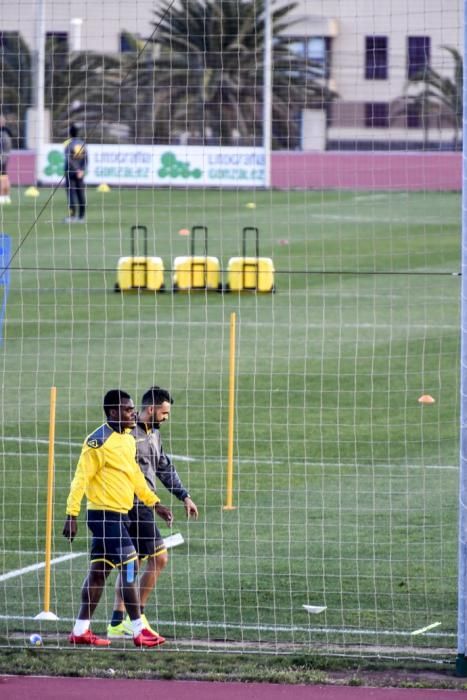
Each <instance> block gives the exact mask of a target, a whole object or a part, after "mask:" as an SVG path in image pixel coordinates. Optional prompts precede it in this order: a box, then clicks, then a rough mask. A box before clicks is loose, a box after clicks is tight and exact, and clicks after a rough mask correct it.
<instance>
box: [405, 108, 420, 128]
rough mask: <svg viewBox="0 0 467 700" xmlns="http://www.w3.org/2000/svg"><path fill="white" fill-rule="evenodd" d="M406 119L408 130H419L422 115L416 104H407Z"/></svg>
mask: <svg viewBox="0 0 467 700" xmlns="http://www.w3.org/2000/svg"><path fill="white" fill-rule="evenodd" d="M406 119H407V128H408V129H420V127H421V126H422V115H421V109H420V104H419V103H418V102H409V103H408V104H407V112H406Z"/></svg>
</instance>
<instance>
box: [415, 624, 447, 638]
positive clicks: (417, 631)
mask: <svg viewBox="0 0 467 700" xmlns="http://www.w3.org/2000/svg"><path fill="white" fill-rule="evenodd" d="M440 624H441V622H432V623H431V625H427V626H426V627H420V629H419V630H414V631H413V632H411V633H410V634H411V635H412V637H413V636H414V635H416V634H424V633H425V632H428V631H429V630H432V629H434V628H435V627H439V626H440Z"/></svg>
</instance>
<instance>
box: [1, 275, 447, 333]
mask: <svg viewBox="0 0 467 700" xmlns="http://www.w3.org/2000/svg"><path fill="white" fill-rule="evenodd" d="M368 274H371V273H368ZM294 294H295V291H294ZM319 296H320V297H322V296H329V297H335V296H338V293H337V292H329V293H325V294H321V293H320V294H319ZM375 296H378V297H381V298H382V299H385V300H387V299H388V294H378V295H374V294H371V295H370V294H361V295H360V296H359V298H368V299H374V298H375ZM389 296H390V297H391V298H392V299H394V300H397V299H401V298H404V299H405V298H406V297H402V296H401V295H398V294H394V295H389ZM449 300H450V301H451V299H449ZM16 322H17V320H16V319H11V320H10V323H16ZM38 323H39V322H38V321H28V320H21V325H22V326H25V325H27V324H33V325H37V324H38ZM47 323H50V324H52V325H53V326H57V325H59V322H58V323H57V322H56V321H42V320H41V321H40V325H45V324H47ZM80 323H83V324H86V326H89V325H92V322H91V323H88V321H73V325H74V326H76V325H79V324H80ZM106 324H107V325H116V326H132V325H133V326H154V321H145V320H144V319H142V320H140V321H135V320H132V319H128V320H127V319H125V321H106ZM164 324H165V325H166V326H182V325H183V326H184V327H186V325H187V324H186V323H184V324H182V323H179V322H177V321H167V322H166V321H164ZM188 325H190V326H205V325H206V323H205V322H204V321H190V323H189V324H188ZM209 325H210V326H220V327H225V325H226V324H225V323H224V322H223V321H209ZM241 325H242V327H245V328H247V327H252V328H262V327H264V328H271V327H272V328H290V325H291V324H290V322H289V321H287V322H286V323H277V322H274V321H273V322H272V323H271V322H269V321H268V322H264V323H262V322H261V321H258V322H256V321H255V322H249V321H242V324H241ZM292 325H300V328H305V327H306V328H321V329H322V328H323V325H324V324H323V323H322V322H321V323H313V322H311V321H310V322H307V323H306V324H292ZM326 328H338V329H342V328H374V329H375V330H380V329H382V330H386V331H387V330H388V328H390V329H391V330H393V329H398V328H403V329H417V330H428V329H430V328H436V329H443V330H459V328H460V325H459V324H458V323H436V322H435V321H434V322H433V323H429V322H426V321H424V322H423V323H417V322H412V321H411V322H410V323H392V324H391V326H388V324H387V323H345V322H336V323H332V322H330V321H326ZM43 340H48V338H43Z"/></svg>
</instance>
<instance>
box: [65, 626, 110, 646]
mask: <svg viewBox="0 0 467 700" xmlns="http://www.w3.org/2000/svg"><path fill="white" fill-rule="evenodd" d="M68 641H69V642H70V644H87V645H88V646H91V647H108V646H110V641H109V640H108V639H102V637H98V636H97V634H94V633H93V632H91V630H87V631H86V632H85V633H84V634H73V632H72V633H71V634H70V636H69V637H68Z"/></svg>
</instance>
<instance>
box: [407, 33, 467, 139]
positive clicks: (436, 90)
mask: <svg viewBox="0 0 467 700" xmlns="http://www.w3.org/2000/svg"><path fill="white" fill-rule="evenodd" d="M442 48H443V49H445V50H446V51H449V53H450V54H451V56H452V58H453V61H454V75H453V77H452V78H451V77H448V76H445V75H441V74H440V73H438V71H436V70H434V68H432V67H431V66H426V67H425V68H424V69H423V71H422V72H420V74H419V75H416V76H415V77H414V78H412V79H410V80H409V81H408V83H407V85H406V90H405V94H404V96H403V98H402V99H403V101H404V103H405V107H404V111H406V110H407V106H408V105H410V106H412V107H413V108H414V109H415V110H417V111H418V112H419V114H420V116H421V119H422V124H423V128H424V131H425V139H426V138H427V131H428V126H429V121H430V116H431V117H436V119H437V121H438V124H441V122H442V120H443V118H445V119H448V120H449V122H450V123H451V124H452V126H453V129H454V148H457V146H458V139H459V130H460V128H461V126H462V116H463V102H462V85H463V72H464V71H463V62H462V56H461V54H460V53H459V52H458V51H457V49H455V48H453V47H450V46H443V47H442ZM420 85H421V90H420V91H419V92H417V93H415V94H414V93H413V92H412V90H413V88H414V87H419V86H420ZM398 113H401V110H399V111H398Z"/></svg>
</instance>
